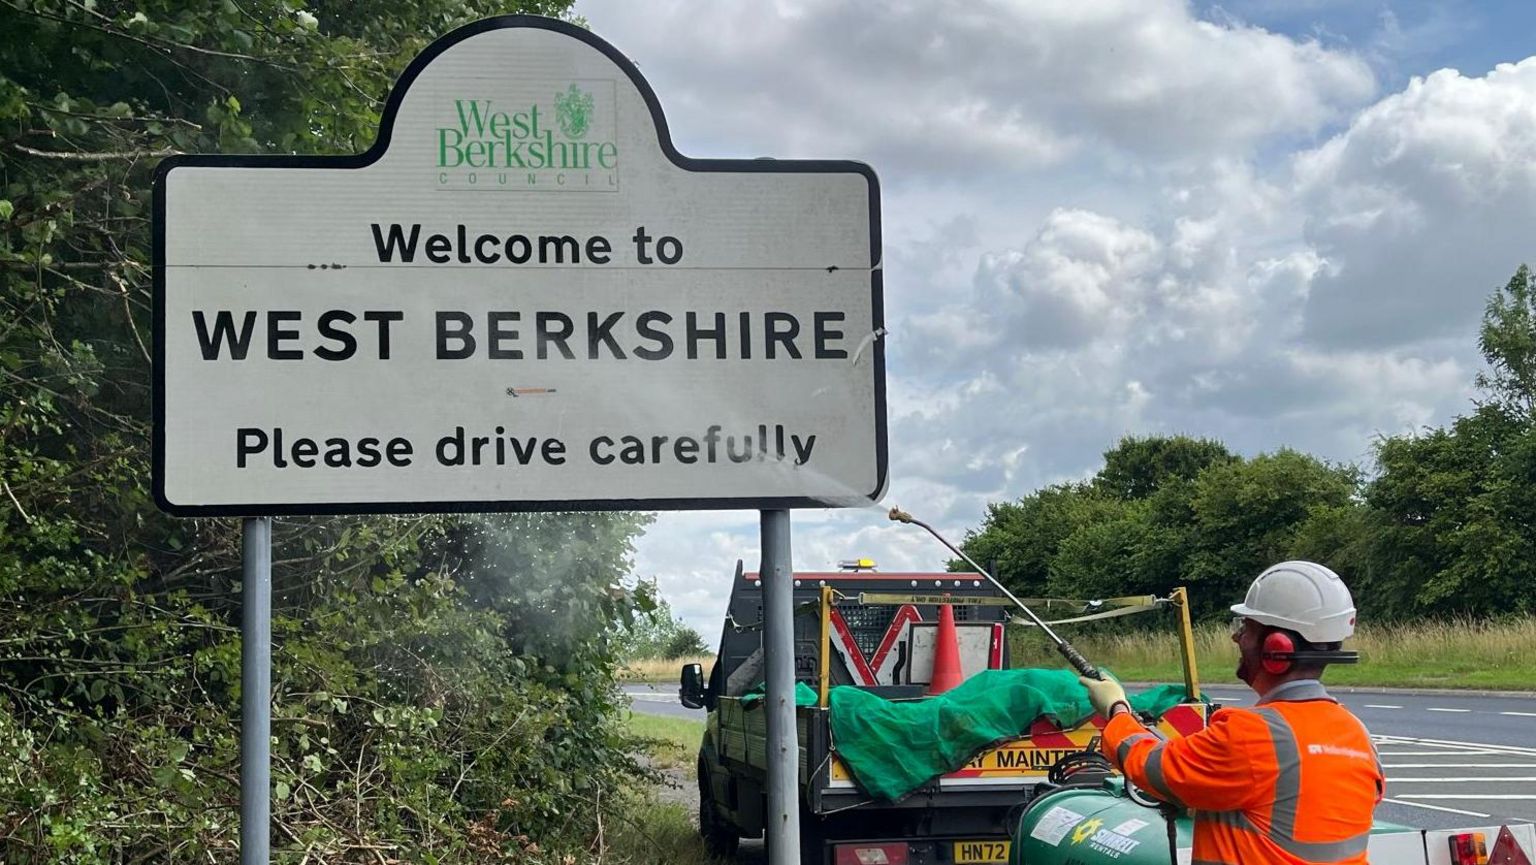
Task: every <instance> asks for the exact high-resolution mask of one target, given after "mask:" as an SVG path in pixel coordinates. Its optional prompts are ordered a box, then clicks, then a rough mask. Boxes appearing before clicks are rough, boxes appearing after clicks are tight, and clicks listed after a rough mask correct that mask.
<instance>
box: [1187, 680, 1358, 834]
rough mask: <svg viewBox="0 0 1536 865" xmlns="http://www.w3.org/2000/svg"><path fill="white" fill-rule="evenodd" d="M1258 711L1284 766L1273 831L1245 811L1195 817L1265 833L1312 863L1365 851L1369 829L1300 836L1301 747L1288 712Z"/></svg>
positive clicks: (1271, 821) (1273, 812)
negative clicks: (1323, 837)
mask: <svg viewBox="0 0 1536 865" xmlns="http://www.w3.org/2000/svg"><path fill="white" fill-rule="evenodd" d="M1254 711H1255V712H1257V713H1258V714H1259V716H1260V717H1262V718H1263V719H1264V723H1265V724H1266V725H1267V726H1268V727H1269V738H1270V742H1271V743H1272V744H1273V745H1274V748H1275V763H1276V765H1278V766H1279V767H1280V772H1279V775H1277V776H1276V778H1275V801H1274V804H1273V805H1272V806H1271V808H1272V810H1271V811H1270V817H1269V831H1268V832H1265V831H1264V830H1262V829H1260V828H1259V827H1258V826H1256V825H1254V823H1253V821H1252V820H1250V819H1248V815H1247V814H1245V813H1243V812H1242V811H1201V812H1200V813H1198V814H1196V815H1195V819H1196V820H1197V821H1206V822H1214V823H1219V824H1221V825H1223V826H1230V827H1232V828H1235V829H1241V830H1244V831H1247V832H1253V833H1255V834H1259V835H1263V836H1264V837H1266V838H1268V839H1269V840H1270V841H1272V842H1273V843H1274V844H1275V846H1277V847H1279V848H1280V849H1281V850H1284V851H1285V852H1287V853H1289V854H1291V855H1292V856H1295V857H1297V858H1299V859H1305V860H1307V861H1308V862H1341V861H1343V860H1345V859H1348V858H1350V857H1352V856H1359V855H1360V854H1361V853H1364V852H1365V848H1366V844H1367V843H1369V841H1370V832H1369V831H1365V832H1361V833H1360V834H1358V835H1355V836H1353V837H1350V838H1345V839H1342V840H1339V841H1299V840H1297V839H1296V808H1297V804H1298V803H1299V802H1300V801H1301V749H1300V747H1299V746H1298V745H1297V743H1296V734H1295V733H1294V732H1292V730H1291V725H1290V724H1288V723H1286V720H1285V716H1284V715H1281V714H1280V712H1279V711H1277V710H1275V709H1272V708H1265V707H1262V706H1261V707H1258V708H1256V709H1254Z"/></svg>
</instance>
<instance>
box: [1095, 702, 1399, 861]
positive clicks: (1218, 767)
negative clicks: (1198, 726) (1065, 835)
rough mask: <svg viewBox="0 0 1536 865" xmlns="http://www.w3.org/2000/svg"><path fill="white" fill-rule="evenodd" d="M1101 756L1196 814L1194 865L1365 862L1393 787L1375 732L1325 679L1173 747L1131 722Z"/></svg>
mask: <svg viewBox="0 0 1536 865" xmlns="http://www.w3.org/2000/svg"><path fill="white" fill-rule="evenodd" d="M1103 747H1104V755H1105V756H1106V757H1108V758H1109V759H1110V761H1111V762H1113V763H1114V765H1115V767H1116V768H1118V769H1119V770H1120V771H1121V773H1122V774H1124V775H1125V777H1127V778H1129V779H1130V780H1131V781H1132V782H1133V783H1134V784H1136V786H1138V787H1141V788H1142V789H1143V790H1146V791H1147V792H1148V793H1150V794H1152V795H1154V796H1157V797H1158V798H1160V799H1163V800H1165V801H1170V802H1173V803H1174V804H1176V805H1180V806H1183V807H1185V808H1189V809H1191V810H1193V811H1194V817H1195V848H1194V851H1193V865H1270V863H1275V865H1315V863H1347V865H1364V863H1365V862H1366V857H1365V847H1366V841H1367V838H1368V835H1369V834H1370V830H1371V815H1372V813H1373V812H1374V811H1375V810H1376V804H1377V803H1378V802H1380V801H1381V796H1382V792H1383V790H1384V789H1385V784H1386V777H1385V776H1384V775H1383V773H1382V769H1381V760H1380V758H1379V757H1378V756H1377V755H1376V749H1375V747H1374V746H1373V745H1372V744H1371V736H1370V733H1368V732H1367V731H1366V729H1365V725H1364V724H1362V723H1360V720H1359V719H1358V718H1356V717H1355V716H1354V715H1352V714H1350V712H1349V710H1348V709H1345V708H1344V707H1343V706H1340V705H1339V704H1338V702H1337V701H1335V700H1334V699H1333V698H1332V697H1329V696H1328V692H1327V691H1325V690H1324V689H1323V686H1322V683H1320V682H1318V681H1317V680H1316V679H1301V680H1296V681H1292V682H1287V683H1285V684H1283V685H1281V686H1279V687H1277V688H1275V689H1274V690H1272V691H1270V693H1268V694H1266V695H1265V696H1264V699H1262V700H1260V701H1259V704H1258V705H1257V706H1255V707H1254V708H1252V709H1237V708H1224V709H1220V710H1219V711H1217V712H1215V713H1214V714H1213V715H1212V716H1211V721H1210V724H1209V725H1208V726H1207V727H1206V729H1204V730H1202V731H1200V732H1198V733H1195V734H1193V735H1191V736H1187V737H1185V738H1182V739H1174V740H1171V741H1167V740H1164V739H1163V737H1162V736H1161V734H1159V733H1156V732H1154V731H1151V730H1148V729H1147V728H1146V727H1143V726H1142V725H1141V724H1140V723H1139V722H1138V721H1137V720H1136V717H1135V716H1134V715H1132V714H1131V713H1129V712H1122V713H1120V714H1118V715H1116V716H1115V717H1114V719H1113V720H1111V721H1110V722H1109V724H1108V725H1107V726H1106V727H1105V728H1104V745H1103Z"/></svg>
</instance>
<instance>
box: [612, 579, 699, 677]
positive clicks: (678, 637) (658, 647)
mask: <svg viewBox="0 0 1536 865" xmlns="http://www.w3.org/2000/svg"><path fill="white" fill-rule="evenodd" d="M641 589H642V591H645V592H647V593H648V594H651V595H653V596H655V598H656V600H655V601H654V606H653V607H652V608H651V609H650V610H649V611H648V612H646V613H644V614H642V615H639V616H636V617H635V621H634V624H633V625H631V626H630V630H629V639H628V641H627V645H626V646H625V650H624V655H625V657H628V658H633V659H651V658H664V659H672V658H685V657H693V656H695V655H702V654H704V653H705V652H706V651H708V647H707V646H705V644H704V638H703V637H701V636H699V632H698V631H695V630H694V629H693V628H690V627H688V625H687V624H685V623H684V622H683V620H682V619H680V618H678V617H677V616H676V615H674V614H673V612H672V606H671V605H670V604H668V603H667V602H666V600H665V599H664V598H661V597H660V596H659V595H658V594H656V585H655V584H654V583H645V584H642V586H641Z"/></svg>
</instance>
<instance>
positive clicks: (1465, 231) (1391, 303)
mask: <svg viewBox="0 0 1536 865" xmlns="http://www.w3.org/2000/svg"><path fill="white" fill-rule="evenodd" d="M1296 176H1297V180H1298V184H1299V193H1300V195H1301V197H1302V201H1303V203H1304V205H1305V207H1306V208H1307V210H1308V212H1309V213H1310V214H1311V218H1310V219H1309V220H1308V223H1307V239H1308V241H1309V242H1310V243H1311V244H1312V246H1313V247H1315V248H1316V249H1317V251H1318V253H1319V254H1320V255H1321V256H1323V257H1324V258H1325V259H1326V260H1327V262H1328V264H1329V268H1328V270H1327V271H1326V272H1324V273H1323V274H1321V275H1320V276H1319V278H1318V279H1317V280H1316V282H1315V283H1314V285H1313V288H1312V292H1311V296H1310V298H1309V301H1308V305H1307V311H1306V315H1307V321H1306V335H1307V336H1308V337H1310V338H1312V339H1315V340H1317V341H1318V342H1319V343H1321V344H1324V345H1329V346H1349V345H1360V344H1362V343H1370V344H1373V345H1380V346H1402V345H1407V344H1411V343H1414V342H1416V341H1419V340H1423V339H1425V338H1431V337H1444V336H1449V335H1452V334H1458V333H1464V332H1466V330H1467V329H1468V328H1469V327H1471V326H1473V325H1474V324H1475V322H1476V321H1477V319H1478V316H1479V314H1480V313H1481V311H1482V306H1483V300H1484V299H1485V298H1486V297H1487V296H1488V294H1489V293H1490V292H1491V291H1492V290H1493V289H1494V288H1495V287H1497V286H1499V285H1502V284H1503V283H1504V281H1505V280H1507V279H1508V278H1509V275H1510V274H1511V273H1513V272H1514V270H1515V267H1516V266H1518V265H1519V263H1520V262H1521V261H1522V260H1523V259H1524V258H1526V257H1529V256H1530V255H1531V250H1532V248H1533V240H1532V237H1533V235H1532V227H1533V226H1536V58H1532V59H1529V60H1526V61H1524V62H1521V63H1518V64H1503V65H1500V66H1499V67H1498V68H1496V69H1495V70H1494V71H1493V72H1491V73H1489V74H1488V75H1487V76H1485V77H1482V78H1468V77H1464V76H1462V75H1461V74H1459V73H1457V72H1455V71H1454V70H1448V69H1447V70H1441V71H1439V72H1435V73H1434V74H1432V75H1430V76H1428V77H1427V78H1415V79H1413V80H1412V81H1411V82H1410V83H1409V85H1408V87H1407V88H1406V89H1405V90H1404V91H1402V92H1401V93H1395V94H1392V95H1390V96H1388V97H1387V98H1385V99H1383V100H1381V101H1380V102H1379V103H1377V104H1376V105H1373V106H1371V107H1370V108H1369V109H1367V110H1366V111H1363V112H1361V114H1360V115H1359V116H1358V117H1357V118H1355V120H1354V122H1353V123H1351V124H1350V126H1349V129H1348V130H1347V131H1345V132H1344V133H1343V134H1341V135H1339V136H1338V137H1336V138H1334V139H1333V140H1331V141H1329V142H1328V143H1327V144H1325V145H1324V146H1322V147H1320V148H1318V149H1317V150H1315V151H1311V152H1308V153H1304V154H1302V155H1300V156H1299V157H1298V158H1297V160H1296Z"/></svg>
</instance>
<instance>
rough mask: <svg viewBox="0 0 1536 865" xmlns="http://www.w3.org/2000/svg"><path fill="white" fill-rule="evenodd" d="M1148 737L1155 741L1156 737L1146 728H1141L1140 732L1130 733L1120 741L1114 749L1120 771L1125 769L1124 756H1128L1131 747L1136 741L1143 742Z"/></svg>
mask: <svg viewBox="0 0 1536 865" xmlns="http://www.w3.org/2000/svg"><path fill="white" fill-rule="evenodd" d="M1148 739H1151V740H1153V741H1156V739H1157V737H1156V736H1154V735H1152V734H1151V733H1149V732H1147V731H1146V730H1142V731H1141V732H1140V733H1132V734H1131V735H1129V736H1126V737H1125V741H1123V742H1121V743H1120V747H1118V748H1116V749H1115V762H1116V763H1118V764H1120V771H1121V772H1124V771H1125V758H1126V757H1128V756H1130V753H1131V747H1132V746H1133V745H1135V744H1136V743H1137V742H1145V741H1147V740H1148Z"/></svg>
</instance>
